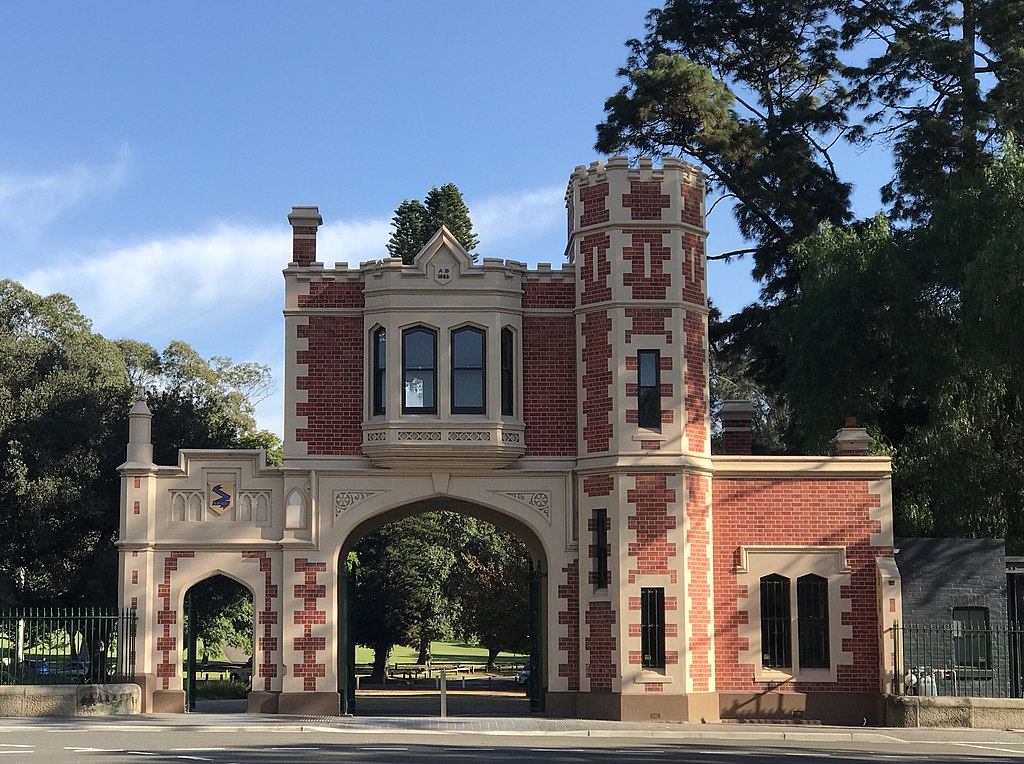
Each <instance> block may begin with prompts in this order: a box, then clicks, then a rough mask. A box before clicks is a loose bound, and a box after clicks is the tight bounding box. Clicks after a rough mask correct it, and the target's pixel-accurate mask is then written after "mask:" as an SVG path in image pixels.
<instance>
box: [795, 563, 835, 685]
mask: <svg viewBox="0 0 1024 764" xmlns="http://www.w3.org/2000/svg"><path fill="white" fill-rule="evenodd" d="M828 610H829V608H828V579H826V578H822V577H821V576H818V575H815V574H814V573H808V574H807V575H805V576H800V578H798V579H797V580H796V622H797V650H798V655H799V658H800V668H801V669H805V668H808V669H820V668H829V667H830V666H831V653H830V644H829V613H828Z"/></svg>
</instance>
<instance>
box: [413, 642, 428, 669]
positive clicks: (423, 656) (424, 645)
mask: <svg viewBox="0 0 1024 764" xmlns="http://www.w3.org/2000/svg"><path fill="white" fill-rule="evenodd" d="M416 663H417V664H419V665H420V666H426V665H427V664H428V663H430V640H429V639H427V638H426V636H420V652H419V655H417V656H416Z"/></svg>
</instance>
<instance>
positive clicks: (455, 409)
mask: <svg viewBox="0 0 1024 764" xmlns="http://www.w3.org/2000/svg"><path fill="white" fill-rule="evenodd" d="M460 335H461V336H474V335H475V336H477V337H479V339H480V365H479V366H456V365H455V345H456V343H457V342H458V338H459V336H460ZM449 338H450V340H451V354H452V364H451V407H452V408H451V411H452V413H453V414H486V413H487V332H486V331H484V330H483V329H480V328H479V327H476V326H460V327H459V328H458V329H452V330H451V334H450V336H449ZM460 371H461V372H478V373H479V378H480V382H479V384H480V400H481V404H480V405H479V406H456V405H455V399H456V393H457V392H458V389H459V388H458V382H457V379H458V377H457V376H456V372H460Z"/></svg>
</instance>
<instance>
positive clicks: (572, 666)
mask: <svg viewBox="0 0 1024 764" xmlns="http://www.w3.org/2000/svg"><path fill="white" fill-rule="evenodd" d="M562 576H563V579H562V580H563V581H564V583H561V584H559V586H558V598H559V599H561V600H565V607H564V608H563V609H562V610H560V611H559V612H558V625H559V626H564V627H565V636H564V637H559V638H558V649H559V650H564V651H565V663H560V664H558V676H560V677H565V678H566V680H568V686H569V690H578V689H579V688H580V562H579V560H573V561H572V562H570V563H569V564H568V566H566V567H564V568H562Z"/></svg>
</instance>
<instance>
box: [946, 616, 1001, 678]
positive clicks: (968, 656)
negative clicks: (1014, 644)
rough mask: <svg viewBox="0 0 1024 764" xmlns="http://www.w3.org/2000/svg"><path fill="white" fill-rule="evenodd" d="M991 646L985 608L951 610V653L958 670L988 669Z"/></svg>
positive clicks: (990, 666) (989, 666)
mask: <svg viewBox="0 0 1024 764" xmlns="http://www.w3.org/2000/svg"><path fill="white" fill-rule="evenodd" d="M991 650H992V645H991V637H990V634H989V626H988V608H987V607H955V608H953V652H954V654H955V659H956V665H957V667H959V668H974V669H988V668H992V665H991V663H990V661H989V656H990V655H991Z"/></svg>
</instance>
